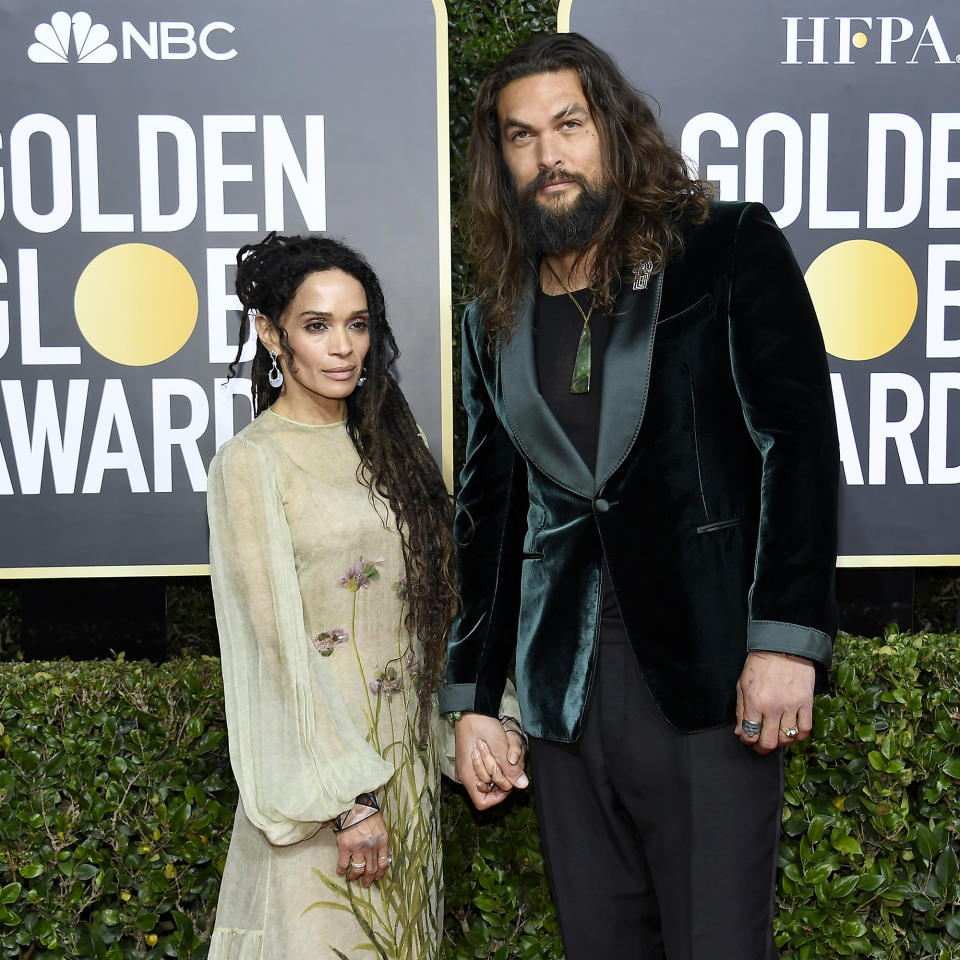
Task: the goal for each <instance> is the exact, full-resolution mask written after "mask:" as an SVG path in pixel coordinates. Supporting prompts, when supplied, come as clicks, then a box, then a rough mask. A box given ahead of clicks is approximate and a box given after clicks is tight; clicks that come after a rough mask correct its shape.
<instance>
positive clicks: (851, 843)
mask: <svg viewBox="0 0 960 960" xmlns="http://www.w3.org/2000/svg"><path fill="white" fill-rule="evenodd" d="M830 846H831V847H833V849H834V850H836V851H837V853H845V854H847V855H848V856H851V857H859V856H862V851H861V850H860V844H859V843H858V842H857V840H856V838H855V837H851V836H848V835H847V834H845V833H839V832H838V831H836V830H834V831H833V833H831V834H830Z"/></svg>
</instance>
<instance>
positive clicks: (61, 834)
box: [0, 633, 960, 960]
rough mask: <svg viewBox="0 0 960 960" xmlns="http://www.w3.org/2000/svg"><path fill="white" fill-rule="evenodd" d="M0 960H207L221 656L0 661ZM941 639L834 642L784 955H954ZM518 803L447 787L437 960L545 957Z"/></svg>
mask: <svg viewBox="0 0 960 960" xmlns="http://www.w3.org/2000/svg"><path fill="white" fill-rule="evenodd" d="M0 683H2V689H3V691H4V695H3V702H2V706H0V751H2V752H0V837H2V842H3V851H2V858H0V957H4V958H9V957H17V958H20V960H27V958H30V960H44V958H71V960H72V958H78V960H79V958H87V957H98V958H107V960H123V958H128V957H144V956H146V957H184V958H202V957H205V956H206V951H207V941H208V939H209V935H210V930H211V925H212V918H213V912H214V907H215V905H216V897H217V890H218V886H219V878H220V872H221V871H222V869H223V863H224V858H225V856H226V850H227V844H228V841H229V833H230V825H231V822H232V817H233V810H234V805H235V802H236V788H235V786H234V783H233V780H232V777H231V775H230V771H229V765H228V760H227V754H226V742H225V731H224V726H223V703H222V690H221V686H220V675H219V665H218V663H217V661H216V659H214V658H211V657H202V658H193V659H190V658H185V659H179V660H175V661H170V662H168V663H166V664H162V665H160V666H155V665H152V664H149V663H144V662H136V663H128V662H125V661H124V660H123V659H119V660H115V661H93V662H87V663H75V662H70V661H57V662H54V663H44V664H40V663H10V664H3V665H0ZM958 717H960V636H958V635H956V634H948V635H930V634H923V635H901V634H896V633H891V635H890V636H888V637H886V638H884V639H882V640H866V639H854V638H850V637H845V636H844V637H841V639H840V641H839V642H838V647H837V667H836V670H835V674H834V692H833V693H832V694H830V695H827V696H823V697H820V698H819V699H818V703H817V719H816V727H815V739H814V740H813V741H811V742H809V743H808V744H803V745H798V746H797V747H795V748H792V749H791V751H790V753H789V755H788V762H787V777H786V783H787V789H786V801H787V802H786V806H785V808H784V837H783V843H782V847H781V853H780V860H781V867H782V870H781V874H780V879H779V890H778V896H779V905H780V910H779V915H778V918H777V941H778V943H779V944H780V946H781V952H782V956H783V957H784V958H791V957H792V958H795V960H809V958H813V957H838V956H868V957H882V958H884V960H901V958H904V960H905V958H931V960H932V958H938V960H946V958H955V957H960V905H958V901H960V885H958V878H957V873H958V871H957V855H958V850H960V841H958V836H957V831H958V827H960V753H958V750H957V745H958V743H960V727H958V724H957V720H958ZM536 835H537V831H536V818H535V815H534V812H533V808H532V803H531V800H530V798H529V797H528V796H524V797H523V798H520V799H518V801H517V802H513V803H511V804H509V805H507V806H506V808H505V809H501V810H498V811H496V812H492V813H489V814H486V815H485V816H483V817H482V818H481V817H477V816H475V815H474V814H473V813H472V811H471V810H470V809H469V807H468V805H467V802H466V801H465V799H464V797H463V796H462V794H461V793H460V792H459V789H458V788H456V787H453V786H448V787H447V788H446V790H445V803H444V805H443V822H442V836H443V838H444V863H445V868H444V869H445V875H446V878H447V880H446V895H447V901H446V905H447V914H446V952H447V956H448V957H450V958H458V960H459V958H471V957H492V958H495V960H507V958H545V960H554V958H560V957H561V955H562V954H561V950H560V944H559V938H558V935H557V928H556V919H555V917H554V914H553V908H552V906H551V903H550V899H549V894H548V892H547V888H546V883H545V880H544V873H543V861H542V857H541V854H540V850H539V846H538V844H537V839H536Z"/></svg>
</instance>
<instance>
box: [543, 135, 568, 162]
mask: <svg viewBox="0 0 960 960" xmlns="http://www.w3.org/2000/svg"><path fill="white" fill-rule="evenodd" d="M562 163H563V157H562V156H561V152H560V143H559V141H558V140H557V139H556V138H555V137H552V136H544V137H541V139H540V153H539V155H538V157H537V165H538V166H539V167H540V169H541V170H552V169H553V168H554V167H559V166H560V165H561V164H562Z"/></svg>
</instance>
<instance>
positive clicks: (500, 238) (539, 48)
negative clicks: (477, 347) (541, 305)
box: [462, 33, 710, 342]
mask: <svg viewBox="0 0 960 960" xmlns="http://www.w3.org/2000/svg"><path fill="white" fill-rule="evenodd" d="M561 70H576V71H577V74H578V76H579V78H580V86H581V88H582V89H583V93H584V96H585V97H586V99H587V104H588V106H589V108H590V112H591V115H592V117H593V120H594V122H595V123H596V125H597V128H598V129H599V131H600V141H601V147H602V150H603V166H604V171H605V173H606V176H607V178H608V185H609V187H611V188H612V189H611V203H610V208H609V210H608V212H607V215H606V217H605V219H604V221H603V223H602V224H601V226H600V229H599V230H598V232H597V234H596V254H595V257H594V260H593V266H592V269H591V271H590V289H591V290H592V291H593V292H594V294H595V295H596V297H597V301H598V303H599V304H600V305H601V307H602V308H603V309H604V310H605V311H606V312H607V313H612V312H613V310H614V307H615V299H616V295H617V290H618V288H619V283H620V271H621V270H622V269H623V267H624V266H627V265H630V264H640V263H642V262H643V261H645V260H652V261H653V263H654V265H655V269H656V270H657V271H659V270H662V269H663V267H664V266H665V265H666V263H667V261H668V260H670V259H671V258H672V257H675V256H677V255H678V254H679V253H680V252H681V251H682V246H683V244H682V233H681V229H682V226H683V223H684V222H685V221H687V220H691V221H692V222H694V223H699V222H702V221H703V220H705V219H706V218H707V212H708V198H709V187H710V185H709V184H708V183H707V182H705V181H702V180H696V179H693V178H692V177H691V176H690V174H689V172H688V171H687V167H686V164H685V162H684V160H683V157H682V156H681V155H680V153H679V152H678V151H677V150H674V149H673V148H672V147H671V146H669V144H667V142H666V140H665V138H664V135H663V132H662V131H661V129H660V126H659V124H658V123H657V119H656V117H655V116H654V114H653V111H652V110H651V109H650V107H649V106H648V105H647V102H646V100H645V99H644V97H643V95H642V94H640V93H638V92H637V91H636V90H635V89H634V88H633V87H632V86H631V85H630V83H629V82H628V81H627V79H626V78H625V77H624V76H623V74H622V73H621V72H620V69H619V68H618V67H617V65H616V63H614V61H613V59H612V58H611V57H610V56H609V55H608V54H606V53H604V51H603V50H601V49H600V48H599V47H597V46H595V45H594V44H592V43H591V42H590V41H589V40H587V39H586V37H583V36H581V35H580V34H578V33H562V34H540V35H539V36H536V37H534V38H533V39H532V40H530V41H529V42H528V43H526V44H524V45H523V46H522V47H518V48H517V49H516V50H513V51H512V52H511V53H508V54H507V56H506V57H504V58H503V60H501V61H500V63H499V64H497V66H496V67H494V68H493V70H492V71H491V73H490V74H488V76H487V77H486V79H485V80H484V81H483V83H482V84H481V86H480V91H479V93H478V94H477V103H476V107H475V109H474V115H473V134H472V136H471V139H470V148H469V159H468V168H469V179H468V183H467V194H466V200H465V202H464V204H463V207H462V218H463V231H464V236H465V239H466V242H467V254H468V257H469V258H470V261H471V263H472V264H473V266H474V268H475V269H476V275H477V284H476V294H477V296H478V297H479V298H480V301H481V303H482V304H483V305H484V307H485V308H486V315H485V321H486V325H487V332H488V334H489V336H490V339H491V340H492V341H494V342H497V341H500V342H503V341H506V340H508V339H509V338H510V335H511V334H512V333H513V328H514V326H515V323H516V319H515V318H516V310H515V306H516V301H517V299H518V297H519V296H520V295H521V293H522V291H523V288H524V282H525V279H526V274H527V272H528V270H529V262H530V260H531V259H532V258H533V257H534V256H535V255H536V254H537V253H539V252H540V251H535V250H534V251H531V250H528V249H526V243H525V239H524V236H523V233H522V230H521V227H520V220H519V217H518V203H517V195H516V187H515V186H514V183H513V179H512V177H511V175H510V171H509V170H508V169H507V166H506V163H505V162H504V160H503V152H502V150H501V144H500V122H499V118H498V115H497V106H498V103H499V100H500V93H501V91H502V90H503V88H504V87H505V86H506V85H507V84H509V83H512V82H513V81H514V80H521V79H523V78H525V77H530V76H534V75H536V74H541V73H557V72H559V71H561Z"/></svg>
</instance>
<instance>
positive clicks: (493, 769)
mask: <svg viewBox="0 0 960 960" xmlns="http://www.w3.org/2000/svg"><path fill="white" fill-rule="evenodd" d="M504 734H505V736H506V741H507V762H508V763H509V764H510V765H511V767H512V768H513V770H518V771H520V773H521V774H523V768H524V766H525V764H526V759H527V758H526V751H525V749H524V741H523V737H522V736H521V735H520V734H519V733H518V732H517V731H516V730H514V729H511V728H510V727H505V728H504ZM471 759H472V760H473V772H474V773H475V774H476V776H477V780H478V781H479V782H481V783H485V784H486V786H487V790H488V791H489V792H490V793H496V792H497V791H500V792H502V794H503V795H504V796H506V794H508V793H509V792H510V791H511V790H512V789H513V787H514V785H515V784H514V782H513V781H512V780H511V778H510V777H508V776H507V775H506V773H505V771H504V770H503V769H502V768H501V766H500V764H499V763H497V761H496V758H495V757H494V756H493V754H492V753H491V751H490V746H489V744H488V743H487V742H486V741H485V740H478V741H477V745H476V748H475V749H474V750H473V752H472V753H471ZM514 776H516V774H514ZM524 779H526V778H524Z"/></svg>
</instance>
